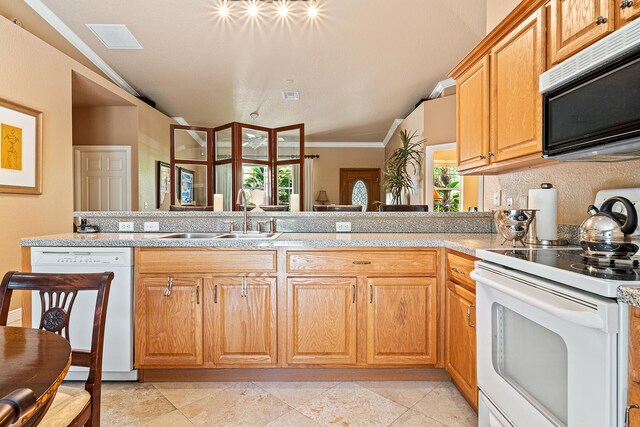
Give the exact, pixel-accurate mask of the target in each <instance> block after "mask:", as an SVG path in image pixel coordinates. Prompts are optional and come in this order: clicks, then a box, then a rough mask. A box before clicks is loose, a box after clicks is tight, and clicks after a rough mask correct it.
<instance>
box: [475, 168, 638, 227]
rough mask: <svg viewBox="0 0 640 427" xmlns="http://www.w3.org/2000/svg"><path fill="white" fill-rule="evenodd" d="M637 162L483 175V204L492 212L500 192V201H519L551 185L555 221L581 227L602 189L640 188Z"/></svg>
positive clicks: (534, 169)
mask: <svg viewBox="0 0 640 427" xmlns="http://www.w3.org/2000/svg"><path fill="white" fill-rule="evenodd" d="M639 171H640V160H633V161H628V162H618V163H576V162H572V163H555V164H553V165H550V166H545V167H540V168H532V169H528V170H524V171H519V172H512V173H507V174H503V175H496V176H486V177H485V179H484V203H485V205H484V206H485V208H486V209H487V210H490V209H493V194H494V192H495V191H496V190H502V200H503V203H504V200H506V198H507V197H513V199H514V201H517V200H518V197H519V196H521V195H526V194H527V193H528V190H529V189H530V188H540V184H541V183H543V182H550V183H551V184H553V186H554V187H555V188H557V189H558V222H559V223H560V224H580V223H582V221H583V220H584V219H585V218H586V217H587V207H588V206H589V205H590V204H592V203H593V202H594V200H595V197H596V193H597V192H598V191H599V190H602V189H605V188H628V187H640V172H639Z"/></svg>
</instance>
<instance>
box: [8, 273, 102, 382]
mask: <svg viewBox="0 0 640 427" xmlns="http://www.w3.org/2000/svg"><path fill="white" fill-rule="evenodd" d="M112 280H113V273H111V272H105V273H79V274H75V273H74V274H61V273H19V272H15V271H10V272H8V273H7V274H5V276H4V279H3V280H2V284H0V326H6V324H7V318H8V316H9V303H10V301H11V294H12V293H13V291H14V290H20V291H39V293H40V302H41V306H42V311H41V315H40V326H39V327H38V328H39V329H44V330H47V331H50V332H54V333H57V334H59V335H63V331H64V337H65V338H66V339H67V340H68V339H69V319H70V318H71V310H72V309H73V303H74V302H75V299H76V296H77V294H78V291H98V294H97V297H96V307H95V312H94V316H93V332H92V336H91V348H90V349H73V350H72V355H71V364H72V365H76V366H84V367H88V368H89V377H88V379H87V382H86V387H85V388H86V389H87V391H89V392H90V393H92V392H93V385H94V384H96V383H97V384H100V381H101V379H102V350H103V344H104V326H105V319H106V315H107V302H108V300H109V288H110V287H111V281H112Z"/></svg>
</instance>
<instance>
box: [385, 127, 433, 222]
mask: <svg viewBox="0 0 640 427" xmlns="http://www.w3.org/2000/svg"><path fill="white" fill-rule="evenodd" d="M416 139H418V140H416ZM400 142H401V143H402V145H401V146H400V147H399V148H398V149H396V150H395V151H394V152H393V153H392V154H391V156H389V158H388V159H387V160H386V162H385V165H384V177H383V185H384V189H385V191H386V192H387V193H389V194H391V201H392V202H391V203H392V204H390V205H380V210H381V211H423V212H426V211H427V210H428V206H427V205H412V204H411V193H412V192H413V191H414V190H415V184H414V182H413V178H412V176H414V175H416V174H417V173H418V172H419V171H420V166H421V165H422V147H423V144H424V142H425V140H424V139H420V138H419V136H418V131H417V130H414V131H413V132H410V131H408V130H406V129H403V130H401V131H400ZM403 201H404V203H405V204H401V203H402V202H403Z"/></svg>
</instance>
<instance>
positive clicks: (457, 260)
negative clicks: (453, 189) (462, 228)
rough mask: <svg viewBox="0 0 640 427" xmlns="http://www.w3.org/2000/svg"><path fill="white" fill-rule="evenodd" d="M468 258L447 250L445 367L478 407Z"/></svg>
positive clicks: (472, 292) (470, 262) (472, 290)
mask: <svg viewBox="0 0 640 427" xmlns="http://www.w3.org/2000/svg"><path fill="white" fill-rule="evenodd" d="M473 266H474V259H473V258H472V257H469V256H466V255H462V254H457V253H453V252H448V253H447V285H446V291H445V343H444V346H445V350H444V354H445V361H444V365H445V369H446V370H447V372H449V374H450V375H451V378H452V380H453V381H454V382H455V383H456V385H457V386H458V388H459V389H460V391H461V392H462V394H463V395H464V396H465V398H466V399H467V400H468V401H469V403H470V404H471V405H472V406H473V408H474V409H476V410H477V409H478V385H477V373H476V329H475V323H476V320H475V318H476V310H475V304H476V296H475V282H474V281H473V279H471V277H470V274H471V270H473Z"/></svg>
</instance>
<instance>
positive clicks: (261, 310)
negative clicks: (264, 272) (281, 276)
mask: <svg viewBox="0 0 640 427" xmlns="http://www.w3.org/2000/svg"><path fill="white" fill-rule="evenodd" d="M211 286H212V287H213V289H209V287H211ZM207 287H208V289H207V295H208V296H209V298H208V300H209V301H208V303H207V307H208V309H210V310H211V309H212V310H213V311H214V329H213V337H212V338H213V340H214V342H215V344H214V363H215V364H216V365H218V364H220V365H273V364H275V363H276V362H277V345H278V341H277V332H276V325H277V322H276V316H277V304H276V293H277V290H276V279H275V278H269V277H265V278H260V277H224V278H214V279H213V280H210V281H208V283H207Z"/></svg>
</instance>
